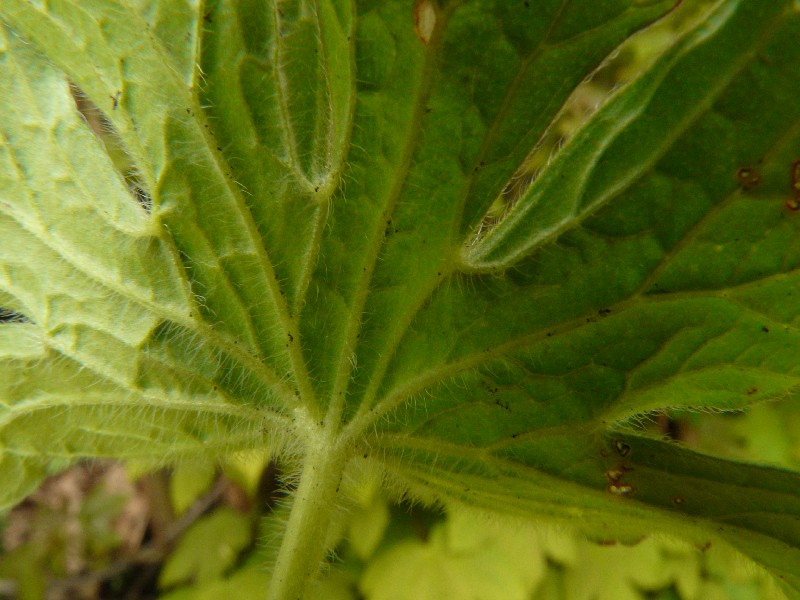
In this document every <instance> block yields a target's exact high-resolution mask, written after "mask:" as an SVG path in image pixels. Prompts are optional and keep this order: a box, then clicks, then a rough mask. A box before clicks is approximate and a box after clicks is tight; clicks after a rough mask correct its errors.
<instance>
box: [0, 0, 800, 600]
mask: <svg viewBox="0 0 800 600" xmlns="http://www.w3.org/2000/svg"><path fill="white" fill-rule="evenodd" d="M670 8H672V2H671V0H670V1H650V2H641V1H634V0H614V1H609V2H604V3H602V6H598V3H596V2H590V1H589V0H584V1H580V0H574V1H571V2H569V1H566V2H561V1H547V2H537V3H527V2H507V1H506V0H488V1H486V2H456V1H450V2H448V1H437V2H433V1H432V0H420V1H419V2H417V3H416V5H415V6H414V7H413V10H412V7H411V6H409V4H408V3H406V2H401V1H399V0H397V1H384V2H378V1H367V0H363V1H360V2H353V3H348V2H345V1H344V0H319V1H317V2H312V1H311V0H307V1H306V0H297V1H291V2H289V1H276V2H270V3H261V2H249V1H245V0H238V1H237V0H220V1H219V2H213V3H209V4H207V5H203V6H200V5H196V4H194V3H189V2H186V3H183V2H158V1H150V2H145V1H142V2H132V1H119V2H116V1H115V2H103V3H90V2H73V1H70V0H64V1H62V2H52V3H48V4H47V5H46V6H45V5H39V4H35V3H28V2H23V1H22V0H8V1H7V2H6V3H4V6H3V8H2V9H1V10H0V18H1V19H2V20H3V21H4V22H5V23H6V24H7V28H6V29H5V30H4V31H5V33H4V34H3V35H4V37H3V38H2V46H1V47H0V108H2V112H3V114H4V117H3V119H2V120H0V136H2V137H0V143H1V144H2V145H0V237H2V239H3V245H2V246H0V301H2V306H3V308H6V309H9V310H12V311H14V314H18V315H21V318H18V319H14V320H12V321H10V322H7V323H3V324H2V325H1V326H0V363H2V364H1V365H0V367H1V368H2V372H3V373H4V375H8V377H5V378H4V381H3V382H2V383H1V384H0V407H1V408H2V412H0V441H1V442H2V458H0V460H1V461H2V462H0V469H3V473H9V474H10V476H11V477H14V478H15V479H14V481H15V482H17V483H16V484H15V485H14V486H11V487H9V488H6V489H4V491H3V492H2V494H3V495H2V496H1V497H0V503H1V504H4V505H8V504H11V503H13V502H14V501H16V500H18V499H19V498H20V497H21V496H22V495H23V494H24V493H26V492H27V491H28V490H30V489H31V487H32V486H33V485H35V483H36V481H37V480H38V479H39V478H41V477H42V476H43V474H44V472H45V470H46V468H47V465H48V464H49V461H50V460H52V459H53V458H54V457H58V458H59V459H61V460H67V461H68V460H73V459H74V458H77V457H80V456H101V455H113V456H140V455H145V456H157V457H161V458H162V459H169V458H175V457H177V456H183V455H187V454H191V453H193V452H195V453H196V452H199V453H206V454H209V455H211V456H220V455H221V454H222V453H223V452H226V451H231V450H238V449H244V448H250V447H253V446H263V445H267V446H268V447H270V448H273V449H276V450H278V451H283V452H284V454H285V455H286V456H287V457H293V456H295V455H304V454H306V453H307V457H311V458H308V461H310V462H307V464H306V465H305V470H304V471H303V475H302V477H301V480H300V481H301V483H300V487H299V488H298V494H297V498H298V500H297V502H298V503H299V505H303V506H311V507H316V508H314V509H313V510H317V511H319V510H323V509H324V508H325V507H329V506H330V505H332V502H328V501H327V500H326V499H324V498H318V499H316V500H315V499H314V494H315V490H323V491H324V490H327V491H325V493H328V492H330V493H331V494H335V493H337V492H336V490H338V477H340V476H341V473H340V472H339V473H338V475H337V474H336V473H333V475H331V477H337V479H335V480H331V481H327V482H326V481H325V475H324V472H325V469H317V468H316V463H314V462H313V461H314V460H321V461H322V463H320V464H323V463H324V464H325V465H327V466H326V468H333V467H335V469H334V470H336V469H339V470H341V469H345V470H358V469H359V468H361V466H362V463H364V462H365V461H366V462H367V463H370V462H371V463H377V464H379V465H380V468H381V469H383V470H385V472H386V473H387V476H388V478H389V480H390V481H391V482H393V483H394V484H396V485H397V486H398V487H399V488H400V489H401V490H407V491H410V492H411V493H412V494H414V495H415V496H417V497H420V498H423V499H427V500H445V501H447V500H459V501H465V502H468V503H472V504H476V505H479V506H483V507H486V508H490V509H493V510H501V511H506V512H510V513H514V514H519V515H524V516H528V517H534V518H536V517H540V516H546V517H549V518H553V519H557V520H562V521H573V522H576V523H577V524H578V525H579V526H581V527H582V528H584V529H585V530H587V531H589V532H590V533H592V534H593V535H597V536H601V537H628V538H630V537H635V536H636V535H638V534H639V533H641V532H643V531H644V532H646V531H650V530H651V529H660V530H670V531H678V532H681V533H683V534H684V535H686V536H688V537H689V538H691V539H695V540H696V541H698V542H700V543H704V542H706V541H708V540H709V539H712V538H713V539H718V538H722V539H725V540H728V541H731V542H734V543H736V544H738V545H740V546H741V547H742V549H743V550H744V551H746V552H748V553H750V555H751V556H753V557H754V558H755V559H757V560H759V561H760V562H762V563H763V564H764V565H766V566H767V567H768V568H769V569H771V571H772V572H773V573H774V574H776V575H777V576H778V577H781V578H782V580H783V581H785V582H786V583H787V584H789V585H791V586H794V588H795V589H800V581H798V578H800V574H799V572H798V569H797V566H796V565H798V564H800V496H798V493H797V490H798V489H799V487H800V477H799V476H798V475H797V474H795V473H790V472H788V471H778V470H770V469H765V468H760V467H754V466H748V465H740V464H737V463H732V462H726V461H722V460H718V459H712V458H709V457H706V456H703V455H700V454H696V453H692V452H689V451H687V450H684V449H681V448H679V447H677V446H675V445H673V444H669V443H666V442H663V441H659V440H651V439H648V438H646V437H643V436H641V435H637V434H635V433H633V432H632V431H631V427H630V426H631V423H632V422H633V419H636V418H641V417H642V416H643V415H647V414H648V413H650V412H652V411H655V410H659V409H664V408H675V407H683V408H710V409H740V408H743V407H745V406H747V405H749V404H751V403H753V402H755V401H758V400H765V399H770V398H776V397H781V396H785V395H787V394H792V393H793V392H794V391H795V390H796V388H797V386H798V384H799V383H800V367H798V363H797V360H796V357H797V356H798V355H800V332H798V329H797V323H798V316H799V313H800V309H799V308H798V305H797V303H796V302H793V294H795V291H796V289H797V284H798V265H800V244H798V242H797V240H798V228H800V221H798V214H797V213H796V212H795V211H793V210H791V209H792V208H796V204H795V203H794V201H795V200H796V199H797V196H795V195H796V194H797V195H800V192H798V191H797V189H793V186H796V185H797V183H798V180H800V169H798V167H797V163H796V162H795V161H796V160H797V156H798V154H799V153H800V104H798V103H797V102H796V98H797V97H800V77H798V76H797V75H796V74H797V73H800V49H798V47H797V45H796V43H795V40H796V39H797V35H798V33H800V31H799V30H800V12H798V10H797V4H796V3H795V2H790V1H789V0H776V1H775V2H769V3H763V2H753V1H749V0H722V1H720V2H718V3H717V4H716V5H715V6H714V8H713V10H712V11H711V12H710V13H709V14H708V15H707V16H706V17H705V18H704V19H703V20H702V21H701V22H700V23H699V25H698V26H696V27H695V28H693V29H690V30H688V31H687V32H685V33H684V34H683V35H682V36H681V37H680V38H679V39H678V40H676V42H675V43H674V44H673V45H672V46H671V47H670V48H669V49H667V50H666V51H665V52H664V54H663V56H661V57H660V58H659V59H658V60H656V61H655V62H654V63H653V64H652V65H651V66H650V67H648V68H647V69H646V70H645V71H644V72H643V73H642V74H641V75H640V76H639V77H638V78H637V79H636V80H635V81H634V82H632V83H631V84H630V85H628V86H627V87H625V88H623V89H622V90H620V91H618V92H617V93H616V94H615V95H614V96H613V97H612V98H610V99H609V101H608V102H607V103H606V104H605V105H604V106H603V107H602V108H601V109H600V110H599V111H598V112H597V113H596V114H595V115H594V116H593V117H592V118H591V119H590V120H589V122H588V123H587V124H586V125H585V126H584V127H583V128H582V129H581V130H580V131H579V132H578V133H577V134H576V135H575V136H574V137H573V138H572V139H571V140H570V141H569V142H568V144H567V145H566V146H565V147H564V148H563V149H562V150H561V151H560V152H559V153H557V154H556V155H555V157H554V158H553V160H552V161H551V162H550V163H549V164H548V165H547V166H546V168H544V169H543V171H542V173H541V174H540V175H539V176H538V178H536V179H535V181H534V182H533V184H532V185H530V186H529V188H528V189H527V190H525V191H524V193H523V194H522V195H521V197H520V198H519V199H518V200H517V201H516V202H515V203H513V204H512V205H511V206H510V208H509V209H508V211H507V213H506V214H505V215H503V217H502V218H501V219H500V221H499V222H497V223H495V222H494V221H493V220H492V219H490V218H489V217H490V216H491V214H492V211H493V210H494V208H495V207H496V206H497V201H498V199H505V198H506V196H507V195H508V189H510V187H511V184H512V183H513V182H514V181H515V178H516V177H517V175H518V173H519V169H520V167H521V165H523V164H524V162H525V160H526V157H528V156H529V155H530V153H531V152H532V151H533V150H534V148H535V147H536V146H537V144H538V143H539V142H540V140H542V139H543V138H544V136H545V135H546V134H547V132H548V130H549V129H550V128H551V127H552V126H553V123H554V121H555V119H556V118H557V117H558V115H559V114H560V112H561V111H562V110H563V107H564V105H565V103H566V102H567V100H568V98H569V97H570V95H571V94H572V93H573V91H574V90H575V88H576V87H577V86H578V85H579V84H580V83H581V81H583V80H584V79H585V78H586V77H587V76H588V75H589V74H591V73H592V72H593V71H594V70H595V69H596V68H597V67H598V66H599V65H600V64H601V63H602V62H603V61H604V60H605V59H606V57H607V56H608V55H609V54H610V53H612V52H613V51H614V49H615V48H617V47H618V46H619V45H620V44H621V43H622V42H624V41H625V40H626V39H627V38H628V37H629V36H631V35H632V34H634V33H635V32H636V31H637V30H639V29H641V28H643V27H645V26H646V25H648V24H649V23H651V22H653V21H655V20H656V19H658V18H659V17H661V16H662V15H663V14H664V13H665V12H667V11H668V10H669V9H670ZM70 83H71V84H73V86H74V87H72V88H71V87H70ZM76 90H78V91H77V92H76ZM80 94H85V95H86V96H87V97H88V99H89V100H91V101H92V102H93V103H94V105H95V106H96V107H97V109H98V110H100V111H102V114H101V119H100V122H101V123H104V124H105V126H106V127H107V128H108V129H109V130H112V132H113V135H114V136H117V137H118V143H119V144H120V146H121V147H122V148H123V149H124V151H125V152H126V153H127V157H128V159H129V160H130V162H131V163H132V165H133V168H134V172H133V173H127V172H121V171H120V167H119V165H118V163H115V162H114V161H113V160H112V159H111V158H110V157H109V156H108V154H107V153H106V151H105V147H104V145H103V143H102V142H101V141H100V140H98V139H97V138H96V136H95V135H94V134H92V133H91V132H90V131H89V129H88V128H87V127H86V126H85V123H84V121H83V120H82V117H81V115H80V114H79V113H78V111H77V110H76V106H75V98H74V96H76V95H78V96H79V95H80ZM106 135H111V134H108V133H107V134H106ZM132 181H135V182H136V183H135V184H133V183H131V182H132ZM137 199H138V202H137ZM787 201H788V203H787ZM787 206H788V207H789V208H787ZM326 461H327V462H326ZM307 473H308V474H309V475H308V477H309V478H310V479H308V481H313V484H311V483H310V484H308V485H309V486H310V487H309V488H308V490H306V489H305V488H304V487H303V485H304V484H303V481H304V478H306V474H307ZM320 493H322V492H320ZM327 510H330V508H327ZM298 514H302V513H298ZM320 514H321V513H320ZM292 518H294V517H292ZM314 518H315V519H316V521H313V523H315V524H316V525H315V527H316V526H317V525H319V526H322V525H321V524H322V523H325V524H327V522H328V521H327V518H325V517H322V516H319V515H317V516H316V517H314ZM297 519H298V523H302V522H303V521H302V517H297ZM292 523H293V521H292V520H290V522H289V530H288V531H289V534H287V535H288V536H289V538H290V542H291V543H295V542H296V543H298V544H301V542H297V541H296V539H295V537H292V536H294V534H293V533H292V530H291V527H292ZM297 535H299V536H300V538H302V536H303V535H306V534H297ZM307 535H308V536H309V538H311V537H314V538H321V539H322V540H323V541H324V538H325V535H324V532H322V533H319V532H316V531H315V530H313V527H312V530H311V531H310V532H309V533H308V534H307ZM300 538H297V539H300ZM292 540H294V541H292ZM319 543H322V542H319ZM318 553H319V556H320V557H321V556H322V550H320V551H319V552H318ZM279 561H280V559H279ZM303 568H305V567H303ZM303 573H304V574H306V572H305V571H303ZM281 577H283V574H282V573H281V572H278V575H276V576H275V577H274V580H275V581H278V582H279V583H278V584H275V585H282V584H281V583H280V581H282V579H281ZM275 589H277V588H275ZM286 597H289V596H286Z"/></svg>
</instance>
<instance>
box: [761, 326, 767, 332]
mask: <svg viewBox="0 0 800 600" xmlns="http://www.w3.org/2000/svg"><path fill="white" fill-rule="evenodd" d="M761 331H763V332H764V333H769V327H767V326H766V325H762V326H761Z"/></svg>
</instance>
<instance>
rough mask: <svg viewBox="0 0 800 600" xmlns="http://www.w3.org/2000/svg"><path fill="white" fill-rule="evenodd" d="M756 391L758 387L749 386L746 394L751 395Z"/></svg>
mask: <svg viewBox="0 0 800 600" xmlns="http://www.w3.org/2000/svg"><path fill="white" fill-rule="evenodd" d="M757 392H758V388H757V387H751V388H750V389H748V390H747V395H748V396H752V395H753V394H755V393H757Z"/></svg>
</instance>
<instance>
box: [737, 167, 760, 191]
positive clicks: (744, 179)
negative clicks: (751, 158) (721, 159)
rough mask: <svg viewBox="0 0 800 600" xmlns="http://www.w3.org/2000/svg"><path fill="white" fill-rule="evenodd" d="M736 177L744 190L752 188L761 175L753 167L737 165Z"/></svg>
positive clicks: (757, 182)
mask: <svg viewBox="0 0 800 600" xmlns="http://www.w3.org/2000/svg"><path fill="white" fill-rule="evenodd" d="M736 178H737V179H738V180H739V183H741V185H742V187H743V188H744V189H746V190H749V189H752V188H754V187H755V186H757V185H758V184H759V183H760V182H761V175H760V174H759V173H758V171H756V170H755V168H753V167H739V168H738V169H737V170H736Z"/></svg>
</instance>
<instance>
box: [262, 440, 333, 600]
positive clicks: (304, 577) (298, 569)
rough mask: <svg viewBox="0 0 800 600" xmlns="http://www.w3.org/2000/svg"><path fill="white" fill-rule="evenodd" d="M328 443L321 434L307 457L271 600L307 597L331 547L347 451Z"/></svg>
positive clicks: (274, 579)
mask: <svg viewBox="0 0 800 600" xmlns="http://www.w3.org/2000/svg"><path fill="white" fill-rule="evenodd" d="M327 442H328V439H327V437H326V436H324V435H320V436H319V438H318V439H317V440H315V442H314V444H313V445H312V447H311V448H309V451H308V454H307V455H306V457H305V462H304V463H303V471H302V474H301V476H300V485H299V486H298V487H297V492H296V493H295V496H294V500H293V504H292V512H291V514H290V515H289V522H288V523H287V525H286V531H285V534H284V537H283V541H282V543H281V549H280V551H279V553H278V560H277V562H276V564H275V570H274V571H273V574H272V580H271V581H270V585H269V591H268V593H267V599H268V600H305V598H306V594H307V592H308V590H309V589H310V587H311V584H312V583H313V582H314V579H315V577H316V575H317V571H318V570H319V567H320V565H321V564H322V561H323V560H324V558H325V552H326V551H327V550H328V548H327V544H326V542H327V539H328V533H329V527H330V523H331V516H332V513H333V512H334V510H335V508H336V496H337V492H338V490H339V481H340V480H341V478H342V471H343V469H344V463H345V456H346V453H345V452H344V451H343V450H341V449H340V448H338V447H336V446H334V445H333V444H329V443H327Z"/></svg>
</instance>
